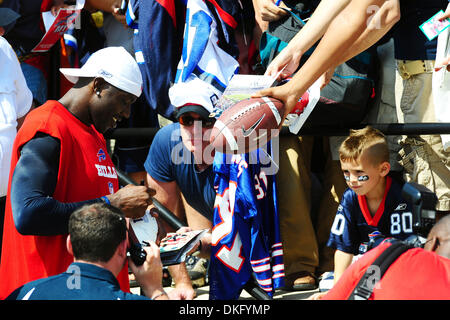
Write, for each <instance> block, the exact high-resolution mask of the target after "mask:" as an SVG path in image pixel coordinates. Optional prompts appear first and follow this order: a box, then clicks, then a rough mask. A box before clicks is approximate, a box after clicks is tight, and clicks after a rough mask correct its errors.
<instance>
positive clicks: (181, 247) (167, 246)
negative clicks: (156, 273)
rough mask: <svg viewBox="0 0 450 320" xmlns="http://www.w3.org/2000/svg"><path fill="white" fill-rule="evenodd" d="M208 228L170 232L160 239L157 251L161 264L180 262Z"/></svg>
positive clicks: (167, 264)
mask: <svg viewBox="0 0 450 320" xmlns="http://www.w3.org/2000/svg"><path fill="white" fill-rule="evenodd" d="M207 231H208V229H203V230H194V231H189V232H185V233H170V234H168V235H167V236H166V237H165V238H164V239H162V240H161V243H160V245H159V252H160V256H161V261H162V264H163V266H170V265H174V264H180V263H182V262H184V261H185V260H186V255H187V254H188V253H189V252H190V251H191V250H192V248H194V247H195V246H196V245H197V244H198V241H199V240H200V239H201V238H203V236H204V235H205V233H206V232H207Z"/></svg>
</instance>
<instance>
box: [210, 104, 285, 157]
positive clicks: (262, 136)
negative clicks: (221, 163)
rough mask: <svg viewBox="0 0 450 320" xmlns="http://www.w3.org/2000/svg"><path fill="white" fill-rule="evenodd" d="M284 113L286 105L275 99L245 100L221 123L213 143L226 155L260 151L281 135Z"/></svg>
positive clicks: (230, 110) (221, 119) (227, 110)
mask: <svg viewBox="0 0 450 320" xmlns="http://www.w3.org/2000/svg"><path fill="white" fill-rule="evenodd" d="M284 113H285V107H284V104H283V102H282V101H280V100H278V99H275V98H272V97H261V98H248V99H245V100H241V101H239V102H237V103H236V104H234V105H233V106H231V107H230V108H228V109H226V110H225V111H224V112H223V113H222V114H221V115H220V117H219V118H218V119H217V121H216V123H215V124H214V127H213V129H212V131H211V135H210V143H211V145H212V146H213V147H214V148H215V149H216V150H217V151H219V152H222V153H233V154H241V153H248V152H251V151H253V150H256V149H258V148H260V147H262V146H265V144H267V142H269V141H270V139H271V138H272V137H273V136H275V135H277V134H278V133H279V130H278V128H279V126H280V124H281V121H282V120H283V118H284Z"/></svg>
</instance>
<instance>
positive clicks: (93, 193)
mask: <svg viewBox="0 0 450 320" xmlns="http://www.w3.org/2000/svg"><path fill="white" fill-rule="evenodd" d="M38 131H39V132H43V133H46V134H49V135H51V136H53V137H55V138H57V139H59V141H60V143H61V153H60V160H59V168H58V181H57V184H56V188H55V192H54V194H53V198H55V199H56V200H58V201H61V202H78V201H83V200H90V199H95V198H99V197H101V196H104V195H107V194H111V193H114V192H116V191H117V190H118V188H119V183H118V178H117V173H116V171H115V168H114V164H113V162H112V161H111V159H110V157H109V155H108V153H107V149H106V143H105V139H104V137H103V136H102V135H101V134H100V133H99V132H98V131H97V130H96V129H95V128H94V126H92V125H91V126H86V125H85V124H83V123H82V122H81V121H80V120H78V119H77V118H76V117H75V116H74V115H72V114H71V113H70V112H69V111H68V110H67V109H66V108H65V107H64V106H63V105H61V104H60V103H59V102H57V101H48V102H46V103H45V104H44V105H42V106H40V107H38V108H36V109H34V110H33V111H31V112H30V113H29V115H28V116H27V117H26V119H25V122H24V124H23V125H22V127H21V129H20V130H19V132H18V133H17V137H16V139H15V141H14V146H13V153H12V161H11V171H10V176H9V185H11V179H12V173H13V172H14V168H15V166H16V164H17V161H18V159H19V156H20V149H21V147H22V146H23V145H24V144H25V143H26V142H28V141H29V140H31V139H32V138H33V137H34V136H35V134H36V133H37V132H38ZM10 190H11V188H8V194H7V200H6V208H5V223H4V232H3V249H2V259H1V261H2V262H1V266H0V298H1V299H4V298H6V297H7V295H8V294H9V293H11V292H12V291H13V290H14V289H16V288H17V287H19V286H21V285H23V284H25V283H27V282H29V281H32V280H36V279H39V278H44V277H48V276H52V275H56V274H59V273H61V272H64V271H66V269H67V267H68V266H69V264H70V263H72V262H73V256H71V255H70V254H69V253H68V252H67V249H66V238H67V235H66V234H64V235H57V236H33V235H27V236H24V235H21V234H20V233H19V232H18V231H17V229H16V228H15V225H14V221H13V216H12V211H11V202H10ZM118 280H119V283H120V285H121V289H122V290H124V291H129V288H130V287H129V280H128V265H126V266H125V267H124V269H123V270H122V272H121V273H120V274H119V277H118Z"/></svg>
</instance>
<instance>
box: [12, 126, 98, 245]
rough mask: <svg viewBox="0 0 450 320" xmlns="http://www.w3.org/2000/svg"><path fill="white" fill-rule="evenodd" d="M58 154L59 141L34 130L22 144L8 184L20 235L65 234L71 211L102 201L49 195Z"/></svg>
mask: <svg viewBox="0 0 450 320" xmlns="http://www.w3.org/2000/svg"><path fill="white" fill-rule="evenodd" d="M59 155H60V142H59V140H58V139H56V138H53V137H51V136H49V135H45V134H40V133H38V135H37V136H36V137H35V138H33V139H32V140H30V141H29V142H27V143H26V144H25V145H24V146H23V147H22V150H21V155H20V158H19V161H18V162H17V165H16V167H15V169H14V174H13V178H12V183H11V207H12V212H13V217H14V223H15V226H16V228H17V231H19V233H21V234H23V235H40V236H48V235H57V234H66V233H67V232H68V225H69V217H70V214H71V213H72V212H73V211H74V210H76V209H78V208H80V207H81V206H83V205H85V204H88V203H94V202H100V201H102V200H101V199H92V200H88V201H82V202H74V203H63V202H60V201H57V200H55V199H54V198H53V193H54V192H55V189H56V182H57V179H58V167H59Z"/></svg>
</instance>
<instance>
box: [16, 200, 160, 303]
mask: <svg viewBox="0 0 450 320" xmlns="http://www.w3.org/2000/svg"><path fill="white" fill-rule="evenodd" d="M127 239H128V238H127V224H126V221H125V217H124V215H123V213H122V212H121V211H120V210H119V209H117V208H115V207H112V206H110V205H107V204H105V203H95V204H91V205H87V206H84V207H82V208H80V209H78V210H76V211H75V212H74V213H73V214H72V215H71V216H70V220H69V236H68V238H67V250H68V251H69V253H70V254H73V256H74V258H75V261H74V262H73V263H72V264H71V265H70V266H69V268H68V269H67V271H66V272H64V273H61V274H58V275H55V276H52V277H49V278H43V279H39V280H35V281H32V282H29V283H28V284H25V285H24V286H21V287H20V288H18V289H16V290H15V291H14V292H13V293H12V294H11V295H10V296H9V297H8V298H7V299H8V300H14V299H16V300H117V299H120V300H142V299H147V298H146V297H148V298H151V299H153V300H154V299H158V300H167V299H168V296H167V294H166V293H165V292H164V289H163V288H162V263H161V260H160V257H159V249H158V247H157V246H156V244H154V243H151V245H150V247H147V248H145V250H146V252H147V258H146V261H145V262H144V264H143V265H142V266H140V267H137V266H136V265H135V264H134V263H133V262H132V260H131V259H130V260H129V265H130V267H131V270H132V271H133V273H134V274H135V276H136V280H137V281H138V282H139V284H140V285H141V288H142V290H143V293H144V294H145V295H146V297H143V296H139V295H134V294H130V293H127V292H124V291H122V290H120V287H119V282H118V281H117V275H118V274H119V272H120V271H121V270H122V268H123V266H124V263H125V260H126V259H127V248H128V244H129V243H128V240H127Z"/></svg>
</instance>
